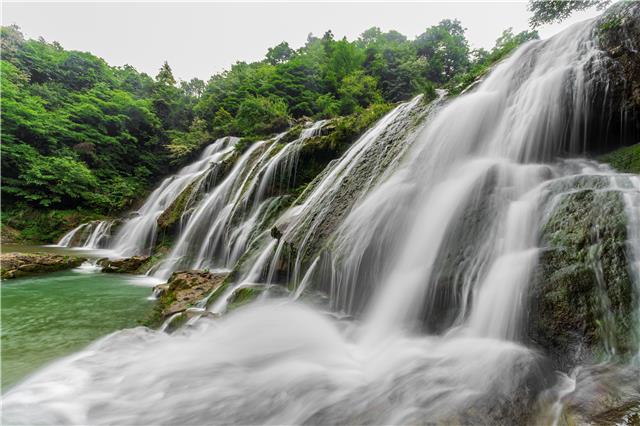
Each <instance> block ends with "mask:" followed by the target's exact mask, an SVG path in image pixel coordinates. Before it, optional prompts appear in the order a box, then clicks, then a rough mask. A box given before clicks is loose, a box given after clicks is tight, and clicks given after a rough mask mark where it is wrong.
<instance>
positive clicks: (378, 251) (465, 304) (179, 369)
mask: <svg viewBox="0 0 640 426" xmlns="http://www.w3.org/2000/svg"><path fill="white" fill-rule="evenodd" d="M593 30H594V28H593V21H587V22H584V23H580V24H577V25H574V26H572V27H571V28H569V29H567V30H566V31H564V32H563V33H561V34H559V35H557V36H555V37H553V38H551V39H549V40H544V41H535V42H530V43H527V44H526V45H524V46H522V47H521V48H519V49H518V50H517V51H516V52H515V53H514V54H513V55H512V56H510V57H509V58H507V59H506V60H505V61H503V62H502V63H500V64H499V65H498V66H496V68H495V69H494V70H493V71H492V72H491V73H490V74H489V75H488V76H487V77H486V79H485V80H484V81H483V82H482V83H481V84H480V85H479V86H478V87H476V88H474V89H473V90H472V91H471V92H469V93H467V94H465V95H462V96H460V97H458V98H456V99H454V100H451V101H448V102H445V101H443V100H442V99H440V100H438V101H436V102H435V103H434V107H433V108H431V109H430V110H429V111H428V113H427V114H426V118H425V119H424V120H423V122H422V124H421V125H419V126H418V127H417V128H412V126H411V124H410V123H411V117H412V113H413V112H415V110H416V109H417V108H419V105H420V104H421V102H422V99H421V98H420V97H418V98H416V99H414V100H412V101H410V102H407V103H404V104H401V105H399V106H398V107H396V108H395V109H394V110H392V111H391V112H390V113H388V114H387V115H386V116H385V117H384V118H382V119H381V120H380V121H379V122H378V123H376V124H375V125H374V126H372V128H371V129H369V130H368V131H367V132H366V133H365V134H364V135H363V136H362V137H361V138H360V139H359V140H358V141H356V142H354V143H353V144H352V146H351V148H350V149H349V150H347V152H346V153H345V154H344V155H343V156H342V157H341V158H340V159H339V160H337V161H335V162H333V163H331V164H330V165H329V166H328V167H327V169H326V170H325V171H324V172H323V173H322V174H321V175H320V176H319V177H318V178H317V179H316V181H314V182H313V184H312V185H310V187H309V188H308V189H307V192H306V193H305V194H304V195H303V197H302V198H301V200H300V202H299V203H298V204H297V205H294V206H293V207H291V208H289V209H288V210H287V211H285V212H284V213H282V214H281V215H280V217H279V218H278V220H277V221H276V222H275V223H276V227H277V228H278V229H279V230H281V231H282V236H281V237H280V238H278V239H274V238H272V237H271V236H270V235H268V234H269V233H268V232H260V231H259V230H260V229H261V227H260V223H261V222H262V221H263V220H264V218H265V217H266V216H268V214H267V212H268V211H269V210H270V209H271V208H273V203H275V202H277V200H278V196H277V195H274V192H273V186H274V184H275V182H274V179H275V180H276V181H278V184H280V185H283V186H284V187H288V188H290V187H291V185H292V183H291V179H292V177H293V176H295V164H296V158H295V155H296V152H297V151H298V149H299V147H300V146H301V145H302V144H304V142H305V140H306V139H308V138H309V137H312V136H313V135H314V134H315V132H316V131H319V129H321V127H322V126H324V125H325V123H324V122H318V123H316V124H315V125H314V126H313V127H311V128H310V129H307V130H305V131H303V132H302V134H300V136H299V137H298V138H297V139H295V140H294V141H293V142H288V143H287V144H284V145H283V144H281V143H280V141H281V140H282V138H283V137H284V134H283V135H279V136H277V137H275V138H274V139H271V140H267V141H261V142H256V143H254V144H252V145H251V146H250V147H249V148H248V149H246V150H245V151H244V152H243V153H240V154H239V155H238V158H237V160H236V161H235V163H234V164H233V167H232V168H231V170H230V171H228V173H226V175H225V176H224V177H223V178H221V179H218V180H216V181H215V182H214V183H212V184H211V185H210V186H209V187H208V189H207V190H206V191H203V192H202V194H201V196H200V198H199V199H198V200H197V201H196V202H195V203H194V206H193V209H192V210H191V212H190V214H189V216H188V217H187V218H185V221H184V223H183V226H182V228H181V232H180V234H179V238H178V240H177V242H176V244H175V245H174V247H173V248H172V252H171V254H170V255H169V257H168V259H167V260H166V261H165V263H164V264H163V265H162V266H161V267H160V268H159V269H158V270H157V271H156V272H155V273H156V275H157V276H159V277H165V278H166V277H167V276H168V275H169V274H170V273H171V272H172V271H175V270H176V269H178V268H185V267H188V268H226V269H230V268H232V267H234V265H236V264H237V262H238V260H239V259H241V257H242V256H243V255H244V254H245V253H247V250H248V248H249V247H252V249H251V250H250V251H249V254H247V259H245V260H244V261H242V260H241V261H240V266H239V267H238V271H237V272H238V274H237V279H236V280H235V281H236V282H235V283H231V285H230V287H229V288H228V289H227V291H226V293H225V294H223V295H222V296H221V297H220V298H218V299H217V300H216V301H215V302H214V303H212V304H210V305H209V307H208V309H209V310H210V311H213V312H214V313H222V312H224V311H225V309H226V304H227V299H228V297H229V296H230V295H231V294H232V292H233V291H234V290H236V289H238V288H240V287H242V286H244V285H254V284H256V283H262V284H275V283H276V282H277V281H278V279H279V278H278V277H277V276H278V273H277V270H278V269H279V266H278V265H280V264H282V262H283V261H285V260H288V261H289V262H290V264H291V265H293V266H292V272H291V274H290V275H289V276H288V279H287V284H288V286H289V288H290V289H291V290H292V291H291V297H288V298H282V297H280V298H275V297H274V298H269V297H265V298H263V299H260V300H258V301H256V302H254V303H252V304H250V305H248V306H246V307H243V308H241V309H238V310H235V311H232V312H230V313H228V314H227V315H225V316H224V317H222V318H220V319H216V320H212V319H209V318H201V319H200V320H198V321H195V322H191V323H190V324H191V325H190V326H189V327H185V328H182V329H180V330H178V331H177V332H175V333H173V334H171V335H169V334H166V333H163V332H159V331H152V330H149V329H145V328H134V329H129V330H125V331H122V332H118V333H114V334H112V335H110V336H108V337H106V338H104V339H101V340H99V341H97V342H95V343H93V344H92V345H91V346H90V347H88V348H87V349H85V350H83V351H80V352H78V353H77V354H75V355H73V356H71V357H68V358H65V359H63V360H61V361H59V362H57V363H55V364H54V365H52V366H50V367H48V368H45V369H43V370H42V371H40V372H38V373H37V374H35V375H33V376H31V377H30V378H29V379H28V380H27V381H25V382H24V383H22V384H21V385H20V386H17V387H15V388H13V389H12V390H11V391H10V392H9V393H7V394H6V395H5V398H4V413H3V415H4V416H5V419H6V420H7V421H8V422H9V423H13V424H32V423H43V422H44V423H52V424H65V423H74V424H120V423H126V424H204V423H216V424H414V423H420V424H422V423H425V422H426V423H430V422H439V421H440V422H449V423H454V424H455V423H470V424H474V423H475V424H487V423H489V424H493V423H502V422H505V419H509V420H508V421H506V422H507V423H519V421H520V420H522V421H525V420H527V419H528V420H531V419H532V417H531V416H533V414H532V410H533V409H532V407H540V406H541V403H540V395H547V397H548V398H549V400H548V401H547V403H548V404H547V405H548V406H549V412H550V413H557V412H559V410H560V411H561V408H562V403H561V397H563V395H566V394H567V393H571V392H573V391H574V390H575V382H574V381H571V380H568V382H567V383H569V385H567V384H566V383H565V382H562V383H563V385H562V386H560V387H559V386H556V385H557V381H555V379H553V378H552V377H553V371H550V370H549V366H548V363H546V362H545V360H544V357H543V356H542V355H541V353H540V352H539V351H538V350H537V349H536V348H534V347H532V346H530V345H528V344H527V342H526V339H525V336H524V332H523V330H524V328H525V325H526V322H527V315H526V312H525V309H524V303H525V298H526V296H527V294H528V292H529V289H530V286H531V285H532V282H533V280H534V271H535V270H536V267H537V265H538V262H539V258H540V253H541V252H542V251H543V250H544V249H545V247H544V246H543V244H544V242H543V241H541V237H540V236H541V234H542V232H543V227H544V225H545V223H546V221H547V220H548V219H549V217H550V216H551V215H552V214H553V212H554V211H555V209H556V208H557V206H558V205H559V204H560V203H562V201H563V200H564V199H565V198H566V197H567V196H568V195H570V194H573V193H575V192H577V191H579V190H589V191H594V192H596V193H609V192H611V193H615V194H619V196H620V199H621V200H623V203H624V207H625V209H626V214H627V234H628V238H627V253H628V257H629V259H631V262H630V263H631V268H632V270H633V274H632V275H634V278H633V279H634V282H635V286H636V290H638V289H640V279H639V276H640V273H639V271H640V204H639V203H640V184H639V178H638V176H634V175H626V174H621V173H616V172H615V171H613V170H611V169H609V168H608V167H607V166H605V165H602V164H598V163H597V162H594V161H589V160H585V159H582V158H580V156H581V155H582V154H583V153H584V151H585V149H586V147H587V144H588V143H589V141H588V132H587V131H586V126H585V122H586V121H587V120H588V119H589V118H590V117H591V114H592V111H591V110H590V108H591V102H590V101H591V100H592V99H593V93H594V90H595V88H596V87H597V85H598V84H600V81H601V80H600V79H601V77H602V75H601V73H602V72H603V71H602V69H601V67H600V64H601V61H602V60H603V59H602V57H601V53H600V52H599V51H598V50H597V49H596V48H595V47H594V44H593V42H592V38H593V36H592V31H593ZM587 70H588V71H587ZM400 132H404V133H403V135H404V136H403V137H402V138H400V142H397V143H396V144H392V143H388V139H387V136H388V135H394V134H399V133H400ZM225 146H227V145H225ZM221 149H222V148H221ZM216 152H217V153H222V152H225V151H224V149H222V150H221V151H216ZM209 155H217V154H215V153H213V152H210V153H209ZM561 157H565V158H566V157H575V158H573V159H572V158H569V159H566V160H560V158H561ZM201 161H210V160H206V159H205V158H204V157H203V159H202V160H201ZM196 164H198V163H196ZM203 170H204V165H202V167H201V166H197V167H195V168H193V169H192V168H191V166H189V168H188V170H187V169H184V170H183V171H182V172H180V173H179V174H178V175H177V177H174V178H169V179H167V180H166V181H165V182H163V184H162V185H161V186H160V187H159V188H158V189H157V190H156V191H155V192H154V194H152V196H151V197H150V198H149V199H148V201H147V203H145V206H144V207H143V208H141V209H140V211H139V215H138V216H137V217H135V218H133V219H129V221H127V222H126V223H125V225H124V227H123V228H122V230H121V231H119V235H120V236H116V237H115V241H116V242H115V245H114V246H113V247H114V248H115V249H116V250H118V251H120V252H121V253H133V252H136V253H139V252H144V251H145V250H148V249H149V247H150V244H151V240H150V238H152V237H151V235H153V232H152V230H153V227H154V226H155V225H154V224H155V222H156V219H157V216H158V215H159V214H160V213H161V212H162V210H163V209H164V208H166V205H167V203H168V202H170V200H171V199H175V197H177V191H178V188H176V189H175V190H173V189H172V190H170V191H169V190H168V189H167V188H168V187H169V186H170V185H172V183H175V185H177V186H178V187H181V188H184V187H186V185H188V182H193V181H194V179H196V177H194V176H195V174H197V173H202V172H203ZM181 176H184V182H183V183H179V184H178V183H177V182H178V181H180V179H181ZM187 176H188V177H187ZM275 176H278V177H277V178H276V177H275ZM187 181H188V182H187ZM180 182H182V181H180ZM269 188H271V189H269ZM167 194H170V196H169V195H167ZM276 194H277V192H276ZM165 195H167V198H166V202H165V201H160V200H161V199H163V197H164V196H165ZM125 230H126V232H125ZM138 232H140V235H138V234H137V233H138ZM134 236H135V237H134ZM319 236H324V237H326V238H324V239H323V240H322V241H321V242H320V243H319V242H318V241H319V238H318V237H319ZM61 244H62V242H61ZM291 246H293V247H295V248H296V252H295V253H293V254H292V253H291V251H290V250H289V249H288V248H289V247H291ZM285 257H287V259H284V258H285ZM316 292H319V293H321V294H323V295H326V297H313V296H314V295H315V293H316ZM305 296H307V297H305ZM608 321H609V320H608V319H607V318H604V319H603V325H602V327H603V329H604V330H605V331H606V330H608V329H610V327H613V324H608ZM612 347H613V345H612ZM613 352H614V351H613V350H612V352H611V353H610V354H608V355H611V356H614V355H615V353H613ZM554 386H555V387H554ZM549 395H551V396H549ZM542 405H544V404H542ZM549 415H550V416H551V417H553V416H554V414H549ZM556 420H557V419H556ZM533 423H535V417H534V421H533Z"/></svg>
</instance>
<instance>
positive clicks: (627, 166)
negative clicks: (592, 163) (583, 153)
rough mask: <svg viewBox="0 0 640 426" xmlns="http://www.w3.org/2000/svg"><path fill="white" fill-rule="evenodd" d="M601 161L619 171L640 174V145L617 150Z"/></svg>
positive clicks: (603, 157)
mask: <svg viewBox="0 0 640 426" xmlns="http://www.w3.org/2000/svg"><path fill="white" fill-rule="evenodd" d="M599 160H600V161H602V162H605V163H609V164H611V167H613V168H614V169H616V170H618V171H621V172H625V173H635V174H640V143H637V144H635V145H631V146H626V147H624V148H620V149H617V150H615V151H613V152H610V153H608V154H606V155H603V156H601V157H600V158H599Z"/></svg>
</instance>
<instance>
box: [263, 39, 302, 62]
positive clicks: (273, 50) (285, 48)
mask: <svg viewBox="0 0 640 426" xmlns="http://www.w3.org/2000/svg"><path fill="white" fill-rule="evenodd" d="M294 53H295V52H294V51H293V49H291V48H290V47H289V43H287V42H286V41H283V42H282V43H280V44H279V45H277V46H275V47H270V48H269V50H268V51H267V55H266V58H267V62H269V63H270V64H271V65H276V64H281V63H283V62H286V61H287V60H288V59H289V58H291V56H293V54H294Z"/></svg>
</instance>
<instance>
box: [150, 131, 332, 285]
mask: <svg viewBox="0 0 640 426" xmlns="http://www.w3.org/2000/svg"><path fill="white" fill-rule="evenodd" d="M325 124H326V121H324V120H323V121H318V122H316V123H314V124H313V125H312V126H310V127H309V128H307V129H304V130H303V131H302V132H301V134H300V136H299V137H298V138H297V139H295V140H294V141H291V142H289V143H286V144H282V143H280V141H281V139H282V138H283V137H284V136H285V135H286V134H285V133H283V134H280V135H278V136H277V137H275V138H274V139H272V140H270V141H261V142H257V143H254V144H253V145H252V146H251V147H250V148H249V149H248V150H247V151H246V152H245V153H244V154H242V156H241V157H240V158H239V159H238V161H237V162H236V164H235V165H234V167H233V169H232V170H231V171H230V172H229V174H228V175H227V177H226V178H225V179H224V180H223V181H221V182H220V183H219V184H218V185H216V186H214V187H213V188H212V190H211V191H210V192H209V193H208V194H206V196H205V197H203V200H202V201H201V202H200V203H199V204H198V205H197V206H196V208H195V210H194V212H193V214H192V215H191V217H190V218H189V220H188V221H187V223H186V224H185V226H184V230H183V232H182V233H181V234H180V237H179V238H178V241H177V243H176V245H175V247H174V249H173V250H172V252H171V254H170V255H169V257H168V259H167V260H165V261H164V263H163V266H162V267H161V268H160V269H159V270H158V271H157V272H156V273H155V275H156V276H159V277H162V278H167V277H168V276H169V275H170V273H171V272H172V271H175V270H176V269H177V268H179V267H187V268H196V269H197V268H229V267H232V266H233V264H234V263H235V262H236V261H237V260H238V259H239V257H240V256H241V255H242V254H243V253H244V251H245V250H246V248H247V246H248V243H249V241H250V238H251V237H252V235H253V234H254V232H255V231H256V230H257V229H258V227H259V225H260V224H261V221H262V218H263V217H264V215H265V214H266V213H268V211H269V209H270V207H271V205H272V204H273V203H274V202H277V194H278V193H279V192H282V191H283V190H286V189H289V188H290V186H291V185H292V184H293V180H292V178H293V176H294V175H295V168H296V165H297V156H298V153H299V150H300V149H301V147H302V145H303V144H304V143H305V141H306V140H308V139H309V138H311V137H313V136H316V135H317V133H318V132H319V131H320V130H321V129H322V127H323V126H324V125H325ZM274 185H275V186H278V188H275V189H273V190H271V191H270V190H269V188H270V187H271V186H274ZM273 193H275V194H276V196H274V195H273Z"/></svg>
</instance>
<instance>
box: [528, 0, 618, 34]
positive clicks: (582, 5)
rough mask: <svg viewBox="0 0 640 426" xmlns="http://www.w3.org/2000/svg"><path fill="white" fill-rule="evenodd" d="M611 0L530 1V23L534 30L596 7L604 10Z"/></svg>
mask: <svg viewBox="0 0 640 426" xmlns="http://www.w3.org/2000/svg"><path fill="white" fill-rule="evenodd" d="M610 3H611V0H529V11H530V12H531V13H532V15H531V18H530V20H529V23H530V24H531V26H532V27H533V28H536V27H539V26H540V25H544V24H550V23H552V22H561V21H563V20H565V19H567V18H568V17H569V16H571V14H572V13H573V12H577V11H580V10H585V9H588V8H590V7H593V6H596V7H597V8H598V9H604V8H605V7H606V6H607V5H609V4H610Z"/></svg>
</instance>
